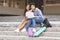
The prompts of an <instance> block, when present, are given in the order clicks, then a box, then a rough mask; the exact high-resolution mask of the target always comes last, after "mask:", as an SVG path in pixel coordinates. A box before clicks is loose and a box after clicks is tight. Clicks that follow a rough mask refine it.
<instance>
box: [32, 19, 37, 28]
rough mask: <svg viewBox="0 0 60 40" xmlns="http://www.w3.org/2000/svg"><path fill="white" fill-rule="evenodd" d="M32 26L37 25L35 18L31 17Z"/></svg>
mask: <svg viewBox="0 0 60 40" xmlns="http://www.w3.org/2000/svg"><path fill="white" fill-rule="evenodd" d="M32 27H33V28H36V27H37V25H36V20H35V18H32Z"/></svg>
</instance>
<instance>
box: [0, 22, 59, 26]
mask: <svg viewBox="0 0 60 40" xmlns="http://www.w3.org/2000/svg"><path fill="white" fill-rule="evenodd" d="M49 22H50V24H51V25H52V26H53V27H60V21H49ZM20 23H21V22H0V26H1V27H10V26H12V27H17V26H18V25H20Z"/></svg>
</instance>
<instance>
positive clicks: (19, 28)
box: [15, 4, 30, 32]
mask: <svg viewBox="0 0 60 40" xmlns="http://www.w3.org/2000/svg"><path fill="white" fill-rule="evenodd" d="M29 10H30V5H29V4H28V5H27V6H26V8H25V12H24V19H23V20H22V22H21V24H20V25H19V26H18V28H17V29H16V30H15V31H16V32H19V31H20V30H22V29H23V28H24V26H25V24H26V23H27V19H26V17H25V13H26V12H27V11H29Z"/></svg>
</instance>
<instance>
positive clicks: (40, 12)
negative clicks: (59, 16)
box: [37, 8, 44, 18]
mask: <svg viewBox="0 0 60 40" xmlns="http://www.w3.org/2000/svg"><path fill="white" fill-rule="evenodd" d="M37 11H38V12H39V14H40V15H41V17H42V18H44V16H43V14H42V11H41V10H40V9H38V8H37Z"/></svg>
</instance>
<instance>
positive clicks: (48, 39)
mask: <svg viewBox="0 0 60 40" xmlns="http://www.w3.org/2000/svg"><path fill="white" fill-rule="evenodd" d="M49 17H50V16H49ZM59 17H60V16H59ZM12 18H13V17H12ZM14 18H15V17H14ZM47 18H48V17H47ZM53 18H54V17H51V18H48V19H49V22H50V23H51V25H52V26H53V27H51V28H50V27H49V28H47V30H46V31H45V32H43V33H42V34H41V35H40V36H39V37H29V36H28V35H27V32H18V33H17V32H15V31H14V30H15V29H16V28H17V27H18V25H19V24H20V22H19V21H16V20H15V19H14V20H15V21H14V22H12V19H10V20H11V21H10V22H9V21H8V22H7V21H6V22H4V21H2V19H1V21H2V22H1V21H0V40H60V19H59V18H55V19H53ZM56 19H57V20H56ZM5 20H9V19H7V18H6V19H5ZM19 20H20V19H19ZM20 21H21V20H20ZM38 29H39V27H37V30H38Z"/></svg>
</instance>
